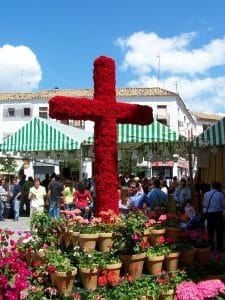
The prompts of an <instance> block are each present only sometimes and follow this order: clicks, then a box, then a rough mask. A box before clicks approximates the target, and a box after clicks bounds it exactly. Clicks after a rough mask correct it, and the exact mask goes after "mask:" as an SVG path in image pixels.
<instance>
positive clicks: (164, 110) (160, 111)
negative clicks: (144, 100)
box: [157, 105, 167, 116]
mask: <svg viewBox="0 0 225 300" xmlns="http://www.w3.org/2000/svg"><path fill="white" fill-rule="evenodd" d="M157 113H158V115H163V116H165V115H166V114H167V107H166V105H157Z"/></svg>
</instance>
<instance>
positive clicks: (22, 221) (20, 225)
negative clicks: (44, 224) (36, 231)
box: [0, 217, 30, 240]
mask: <svg viewBox="0 0 225 300" xmlns="http://www.w3.org/2000/svg"><path fill="white" fill-rule="evenodd" d="M29 222H30V218H28V217H20V218H19V221H14V220H13V219H5V221H0V228H1V229H10V230H12V231H13V232H14V235H13V236H12V239H13V240H17V239H18V238H19V234H18V233H17V232H18V231H20V230H22V231H23V232H24V231H29V230H30V225H29Z"/></svg>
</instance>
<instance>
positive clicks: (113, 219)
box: [93, 210, 122, 253]
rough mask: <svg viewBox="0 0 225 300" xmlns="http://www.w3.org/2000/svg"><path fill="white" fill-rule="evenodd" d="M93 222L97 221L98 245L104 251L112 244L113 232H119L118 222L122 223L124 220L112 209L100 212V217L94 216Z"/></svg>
mask: <svg viewBox="0 0 225 300" xmlns="http://www.w3.org/2000/svg"><path fill="white" fill-rule="evenodd" d="M93 222H94V223H97V229H98V232H99V238H98V246H99V248H100V251H101V252H102V253H104V252H105V251H108V250H109V247H110V246H111V245H112V241H113V234H114V232H117V228H118V224H121V222H122V220H121V219H120V217H119V216H118V215H116V214H115V213H114V212H113V211H112V210H108V211H102V212H100V218H94V219H93Z"/></svg>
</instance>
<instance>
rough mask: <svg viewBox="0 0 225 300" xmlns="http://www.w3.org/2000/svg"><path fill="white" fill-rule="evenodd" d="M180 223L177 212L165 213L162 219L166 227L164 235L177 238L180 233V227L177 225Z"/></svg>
mask: <svg viewBox="0 0 225 300" xmlns="http://www.w3.org/2000/svg"><path fill="white" fill-rule="evenodd" d="M180 223H181V221H180V217H179V216H178V215H177V214H172V213H167V214H166V219H165V221H163V224H164V226H165V228H166V234H165V236H166V237H172V238H173V239H175V240H177V239H178V238H179V237H180V235H181V233H182V229H181V228H180V227H179V226H180Z"/></svg>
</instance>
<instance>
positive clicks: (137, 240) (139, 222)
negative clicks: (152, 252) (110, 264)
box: [113, 210, 149, 254]
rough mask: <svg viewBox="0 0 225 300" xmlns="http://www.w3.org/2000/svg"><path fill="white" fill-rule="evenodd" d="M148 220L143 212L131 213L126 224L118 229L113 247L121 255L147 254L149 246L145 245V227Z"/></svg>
mask: <svg viewBox="0 0 225 300" xmlns="http://www.w3.org/2000/svg"><path fill="white" fill-rule="evenodd" d="M146 221H147V218H146V216H145V214H144V213H143V212H142V211H141V210H135V211H132V213H129V214H128V216H127V218H126V219H125V220H124V223H122V224H120V226H119V227H118V229H117V233H116V236H115V240H114V242H113V247H114V248H116V249H118V251H119V252H120V253H121V254H137V253H141V252H145V248H146V247H148V246H149V244H148V243H147V244H145V243H143V236H144V226H145V224H146Z"/></svg>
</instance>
